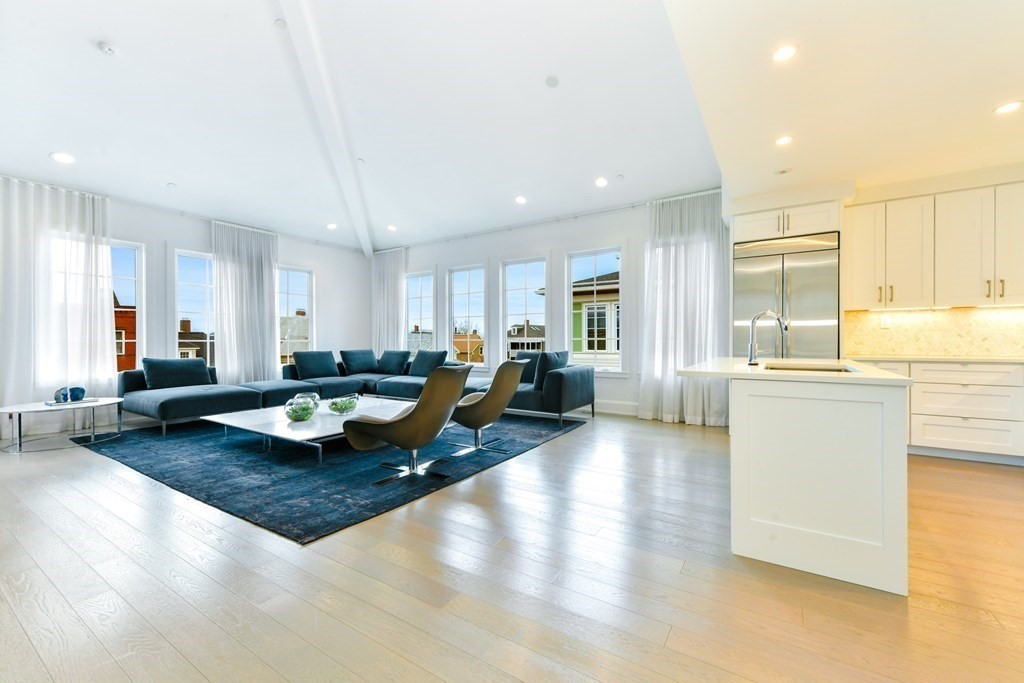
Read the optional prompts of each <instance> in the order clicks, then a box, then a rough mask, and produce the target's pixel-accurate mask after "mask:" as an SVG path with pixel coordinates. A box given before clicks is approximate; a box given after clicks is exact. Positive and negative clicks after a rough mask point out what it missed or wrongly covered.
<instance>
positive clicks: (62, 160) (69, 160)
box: [50, 152, 75, 164]
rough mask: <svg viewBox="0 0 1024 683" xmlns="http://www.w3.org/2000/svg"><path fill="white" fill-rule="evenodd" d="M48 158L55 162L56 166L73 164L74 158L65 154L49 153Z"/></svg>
mask: <svg viewBox="0 0 1024 683" xmlns="http://www.w3.org/2000/svg"><path fill="white" fill-rule="evenodd" d="M50 158H51V159H53V160H54V161H56V162H57V163H58V164H73V163H75V158H74V157H73V156H71V155H70V154H68V153H67V152H50Z"/></svg>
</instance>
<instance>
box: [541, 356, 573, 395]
mask: <svg viewBox="0 0 1024 683" xmlns="http://www.w3.org/2000/svg"><path fill="white" fill-rule="evenodd" d="M568 365H569V352H568V351H545V352H544V353H542V354H540V356H539V357H538V358H537V376H536V377H535V378H534V380H533V388H534V389H535V390H537V391H542V390H543V389H544V378H545V377H547V374H548V373H549V372H551V371H552V370H558V369H560V368H564V367H566V366H568Z"/></svg>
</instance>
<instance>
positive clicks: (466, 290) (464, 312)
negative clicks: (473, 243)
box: [448, 268, 487, 363]
mask: <svg viewBox="0 0 1024 683" xmlns="http://www.w3.org/2000/svg"><path fill="white" fill-rule="evenodd" d="M449 276H450V278H451V281H450V286H449V291H451V306H450V307H449V312H448V315H449V323H450V327H451V330H452V349H451V352H452V358H453V359H454V360H460V361H462V362H464V363H483V362H484V361H485V358H484V338H483V333H484V331H485V330H486V329H487V327H486V322H487V318H486V314H485V310H484V269H483V268H465V269H463V270H453V271H451V272H450V273H449Z"/></svg>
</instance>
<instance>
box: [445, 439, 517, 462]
mask: <svg viewBox="0 0 1024 683" xmlns="http://www.w3.org/2000/svg"><path fill="white" fill-rule="evenodd" d="M502 441H503V439H492V440H491V441H488V442H487V443H481V444H478V445H476V446H471V445H469V444H468V443H455V442H454V441H449V443H450V444H451V445H452V446H459V447H461V448H462V450H461V451H456V452H455V453H452V454H451V455H448V456H446V457H448V458H461V457H462V456H464V455H469V454H470V453H476V452H477V451H487V452H488V453H500V454H501V455H508V454H509V453H510V452H511V451H503V450H502V449H500V448H491V446H493V445H494V444H496V443H501V442H502Z"/></svg>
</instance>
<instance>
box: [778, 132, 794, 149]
mask: <svg viewBox="0 0 1024 683" xmlns="http://www.w3.org/2000/svg"><path fill="white" fill-rule="evenodd" d="M791 142H793V136H792V135H783V136H782V137H781V138H776V139H775V144H776V145H778V146H779V147H782V146H783V145H788V144H789V143H791Z"/></svg>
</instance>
